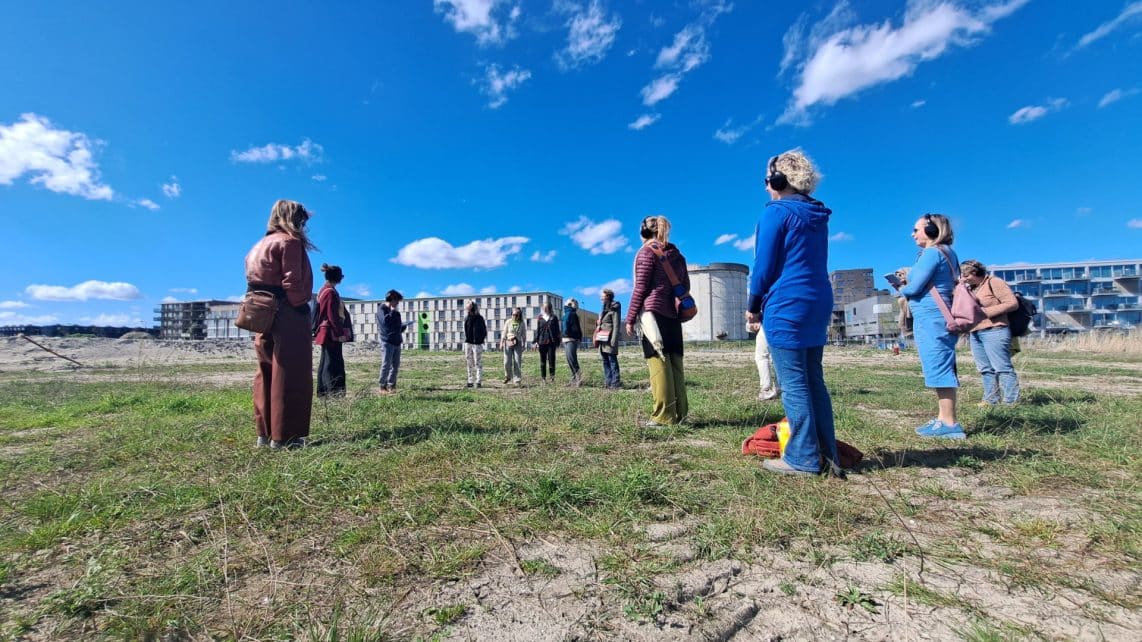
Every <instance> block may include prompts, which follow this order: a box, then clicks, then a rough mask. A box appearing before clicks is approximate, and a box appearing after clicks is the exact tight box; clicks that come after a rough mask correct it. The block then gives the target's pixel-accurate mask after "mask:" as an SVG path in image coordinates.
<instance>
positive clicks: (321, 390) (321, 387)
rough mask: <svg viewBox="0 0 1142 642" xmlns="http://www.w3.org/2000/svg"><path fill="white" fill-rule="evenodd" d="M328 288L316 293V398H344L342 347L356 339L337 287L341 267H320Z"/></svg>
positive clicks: (340, 276) (341, 275) (323, 264)
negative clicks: (318, 347) (319, 355)
mask: <svg viewBox="0 0 1142 642" xmlns="http://www.w3.org/2000/svg"><path fill="white" fill-rule="evenodd" d="M321 271H322V273H324V274H325V285H323V286H321V291H319V292H318V293H317V318H316V319H315V323H316V325H317V330H316V332H315V333H314V335H313V342H314V343H316V344H317V345H319V346H321V360H320V361H319V362H318V364H317V396H318V397H324V396H326V395H330V396H334V397H344V396H345V358H344V356H343V355H342V353H341V348H342V344H344V343H345V341H347V340H349V339H350V338H351V337H352V336H353V328H352V327H350V326H349V325H348V322H349V313H348V311H347V310H346V309H345V304H344V303H343V302H342V301H341V295H340V294H338V292H337V284H338V283H341V281H342V280H343V279H344V278H345V274H344V273H343V272H342V271H341V267H340V266H338V265H329V264H328V263H322V264H321Z"/></svg>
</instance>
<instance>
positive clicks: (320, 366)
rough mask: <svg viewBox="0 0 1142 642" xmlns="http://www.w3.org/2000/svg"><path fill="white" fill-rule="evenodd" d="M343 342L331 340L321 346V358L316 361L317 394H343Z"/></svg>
mask: <svg viewBox="0 0 1142 642" xmlns="http://www.w3.org/2000/svg"><path fill="white" fill-rule="evenodd" d="M344 345H345V344H343V343H338V342H336V341H332V342H330V343H327V344H325V345H323V346H321V360H320V361H319V362H318V363H317V396H318V397H324V396H325V395H334V396H344V394H345V357H344V356H343V355H342V353H341V349H342V348H343V347H344Z"/></svg>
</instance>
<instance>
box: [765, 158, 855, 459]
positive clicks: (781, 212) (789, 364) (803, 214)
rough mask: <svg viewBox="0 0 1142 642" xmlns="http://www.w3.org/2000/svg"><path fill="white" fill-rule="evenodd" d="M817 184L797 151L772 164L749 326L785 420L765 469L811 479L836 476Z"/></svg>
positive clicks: (825, 230) (828, 302) (825, 248)
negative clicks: (780, 444) (777, 389)
mask: <svg viewBox="0 0 1142 642" xmlns="http://www.w3.org/2000/svg"><path fill="white" fill-rule="evenodd" d="M819 180H820V174H818V172H817V170H816V168H815V167H813V162H812V161H811V160H809V158H808V157H807V156H805V154H804V153H803V152H802V151H801V150H799V149H794V150H790V151H787V152H784V153H782V154H778V155H777V156H774V157H773V158H771V159H770V161H769V164H768V166H767V171H766V176H765V191H766V192H768V193H769V197H770V198H771V199H772V200H770V201H769V203H767V204H766V206H765V211H764V212H762V214H761V218H759V219H758V221H757V228H756V231H755V236H754V258H753V269H752V270H751V271H750V277H749V311H748V312H747V313H746V320H747V321H748V322H749V323H757V322H758V320H759V318H760V320H761V322H762V330H763V331H764V332H765V337H766V340H767V341H768V342H769V348H770V355H771V356H772V358H773V365H774V367H775V368H776V370H777V380H778V381H779V382H780V383H781V403H782V404H783V405H784V406H785V416H786V417H788V418H789V433H790V434H789V442H788V443H787V444H786V446H785V453H784V455H783V456H782V458H781V459H767V460H765V461H764V462H762V466H764V467H765V468H766V469H767V470H770V471H773V472H777V473H785V474H790V475H815V474H817V473H819V472H821V469H822V465H823V464H824V463H826V462H827V463H829V464H830V466H831V470H832V471H833V472H834V473H838V474H839V471H840V467H839V460H838V459H837V440H836V434H835V429H834V426H833V403H832V400H831V399H830V398H829V390H828V388H826V387H825V373H824V369H823V367H822V364H821V360H822V358H823V356H824V349H825V348H824V346H825V343H826V342H827V340H828V327H829V319H830V318H831V317H832V314H833V289H832V287H831V285H830V284H829V268H828V259H829V216H830V214H832V212H831V211H830V210H829V209H828V208H827V207H825V205H824V203H821V202H820V201H818V200H815V199H813V198H811V197H810V196H809V195H810V194H812V193H813V190H814V189H816V187H817V183H818V181H819Z"/></svg>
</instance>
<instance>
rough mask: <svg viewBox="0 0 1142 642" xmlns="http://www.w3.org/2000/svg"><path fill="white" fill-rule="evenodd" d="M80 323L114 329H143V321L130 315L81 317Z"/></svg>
mask: <svg viewBox="0 0 1142 642" xmlns="http://www.w3.org/2000/svg"><path fill="white" fill-rule="evenodd" d="M79 321H80V323H84V324H87V325H106V326H114V327H128V328H141V327H143V320H142V319H140V318H139V317H137V316H131V315H129V314H100V315H98V316H94V317H79Z"/></svg>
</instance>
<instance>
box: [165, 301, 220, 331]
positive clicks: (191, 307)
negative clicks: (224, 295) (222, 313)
mask: <svg viewBox="0 0 1142 642" xmlns="http://www.w3.org/2000/svg"><path fill="white" fill-rule="evenodd" d="M226 305H233V306H235V311H237V304H235V303H231V302H230V301H173V302H170V303H163V304H160V305H159V307H157V308H155V321H156V322H158V326H159V338H160V339H205V338H206V337H207V333H206V326H207V323H206V319H207V316H208V315H209V314H210V310H211V309H212V308H214V307H216V306H226Z"/></svg>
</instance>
